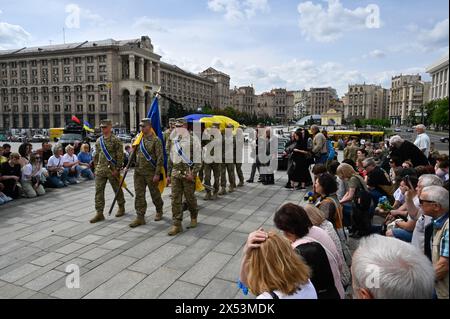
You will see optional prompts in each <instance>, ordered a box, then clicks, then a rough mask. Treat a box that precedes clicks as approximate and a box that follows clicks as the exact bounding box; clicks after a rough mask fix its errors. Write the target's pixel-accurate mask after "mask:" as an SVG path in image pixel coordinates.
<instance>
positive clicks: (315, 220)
mask: <svg viewBox="0 0 450 319" xmlns="http://www.w3.org/2000/svg"><path fill="white" fill-rule="evenodd" d="M303 208H304V209H305V212H306V214H307V215H308V217H309V219H310V220H311V223H312V224H313V226H317V227H319V228H321V229H323V230H324V231H326V232H327V234H328V236H330V238H331V239H332V240H333V243H334V244H335V245H336V249H337V251H338V253H339V255H340V257H341V259H342V260H343V261H345V262H344V263H343V264H342V272H341V279H342V285H343V286H344V288H346V287H347V286H348V285H350V284H351V275H350V269H349V268H348V267H349V265H351V264H352V255H351V252H350V249H349V248H348V245H347V243H346V242H345V241H344V242H343V241H342V240H341V239H340V238H339V235H338V233H337V232H336V229H335V228H334V226H333V224H332V223H330V222H329V221H328V220H327V219H326V218H325V217H324V216H323V213H322V211H320V209H318V208H317V207H316V206H314V205H311V204H306V205H305V206H304V207H303Z"/></svg>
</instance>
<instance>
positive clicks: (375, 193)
mask: <svg viewBox="0 0 450 319" xmlns="http://www.w3.org/2000/svg"><path fill="white" fill-rule="evenodd" d="M369 193H370V196H372V205H371V206H370V211H369V212H370V219H372V218H373V215H374V213H375V207H377V205H378V201H379V200H380V198H381V197H383V196H386V195H384V194H382V193H381V192H380V191H378V190H376V189H372V190H370V192H369Z"/></svg>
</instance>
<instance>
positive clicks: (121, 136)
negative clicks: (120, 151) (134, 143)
mask: <svg viewBox="0 0 450 319" xmlns="http://www.w3.org/2000/svg"><path fill="white" fill-rule="evenodd" d="M117 137H118V138H119V139H120V140H121V141H122V142H124V143H131V139H132V137H131V136H130V135H128V134H119V135H117Z"/></svg>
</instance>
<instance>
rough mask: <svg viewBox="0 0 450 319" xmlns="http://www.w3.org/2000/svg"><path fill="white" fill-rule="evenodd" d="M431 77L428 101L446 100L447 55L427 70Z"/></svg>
mask: <svg viewBox="0 0 450 319" xmlns="http://www.w3.org/2000/svg"><path fill="white" fill-rule="evenodd" d="M427 73H429V74H430V76H431V88H430V100H439V99H443V98H446V97H447V98H448V84H449V82H448V76H449V74H448V53H447V54H446V55H445V56H443V57H442V58H440V59H439V60H438V61H436V62H434V63H433V64H432V65H430V66H429V67H428V69H427Z"/></svg>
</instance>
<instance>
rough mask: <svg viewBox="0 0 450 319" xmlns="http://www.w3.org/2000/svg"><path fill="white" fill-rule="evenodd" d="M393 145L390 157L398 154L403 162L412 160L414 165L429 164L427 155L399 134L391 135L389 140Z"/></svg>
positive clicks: (391, 145)
mask: <svg viewBox="0 0 450 319" xmlns="http://www.w3.org/2000/svg"><path fill="white" fill-rule="evenodd" d="M389 145H390V147H391V153H390V157H391V158H392V157H393V156H396V157H398V158H400V160H401V161H402V162H404V161H407V160H411V162H412V164H413V167H416V166H419V165H429V163H428V159H427V157H426V156H425V155H424V153H423V152H422V151H421V150H420V149H419V148H417V146H415V145H414V144H413V143H411V142H410V141H407V140H404V139H403V138H401V137H400V136H398V135H395V136H393V137H391V139H390V140H389Z"/></svg>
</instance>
